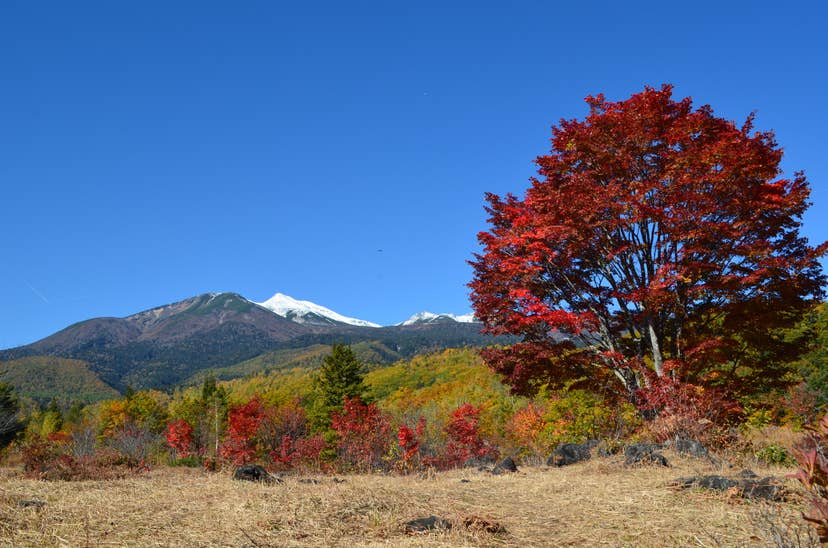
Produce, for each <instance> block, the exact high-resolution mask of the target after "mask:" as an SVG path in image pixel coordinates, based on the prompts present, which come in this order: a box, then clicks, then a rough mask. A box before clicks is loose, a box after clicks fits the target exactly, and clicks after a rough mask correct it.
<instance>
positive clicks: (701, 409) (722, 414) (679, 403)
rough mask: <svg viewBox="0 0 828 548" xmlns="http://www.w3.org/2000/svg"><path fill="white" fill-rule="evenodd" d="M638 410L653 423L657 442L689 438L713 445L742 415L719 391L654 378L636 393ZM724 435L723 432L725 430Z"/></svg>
mask: <svg viewBox="0 0 828 548" xmlns="http://www.w3.org/2000/svg"><path fill="white" fill-rule="evenodd" d="M636 396H637V398H638V402H637V407H638V409H639V410H640V411H641V412H642V413H643V414H644V416H645V417H649V418H652V419H653V420H652V421H651V422H650V423H649V424H648V425H647V427H648V429H649V430H650V431H651V432H653V434H654V436H655V437H656V438H657V440H658V441H664V440H667V439H670V438H676V437H681V438H687V439H695V440H699V441H707V442H711V443H716V442H723V441H724V440H717V439H710V438H711V437H713V438H715V437H716V436H717V435H718V433H717V432H718V431H719V430H722V429H721V428H717V427H724V426H727V425H729V424H731V423H732V422H733V421H734V420H736V419H738V417H739V416H740V415H741V413H742V408H741V407H740V406H739V404H738V403H736V402H733V401H730V400H728V399H727V398H726V397H725V396H724V395H723V394H722V392H720V391H719V390H717V389H716V388H703V387H701V386H696V385H692V384H689V383H683V382H674V381H672V380H670V379H659V378H656V377H655V376H653V378H651V379H650V386H649V387H648V388H647V390H640V391H638V392H637V393H636ZM722 431H723V430H722Z"/></svg>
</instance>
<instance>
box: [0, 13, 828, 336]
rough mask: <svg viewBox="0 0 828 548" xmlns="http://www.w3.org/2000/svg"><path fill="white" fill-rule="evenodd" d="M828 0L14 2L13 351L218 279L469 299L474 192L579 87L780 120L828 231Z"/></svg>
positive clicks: (9, 24)
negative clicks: (646, 90) (669, 93)
mask: <svg viewBox="0 0 828 548" xmlns="http://www.w3.org/2000/svg"><path fill="white" fill-rule="evenodd" d="M826 16H828V8H826V7H823V2H817V1H813V2H788V3H782V2H759V1H749V2H748V1H745V2H730V1H728V2H723V1H717V2H689V3H687V2H684V3H676V2H663V1H660V2H630V1H628V2H565V3H564V2H551V1H544V2H538V1H531V2H530V1H515V2H483V1H475V2H449V1H443V2H427V1H426V2H391V1H388V0H385V1H376V2H359V1H354V2H275V1H268V2H264V1H262V2H222V3H218V2H206V1H198V2H186V3H185V2H150V1H147V2H111V1H107V2H95V3H90V2H83V1H77V2H63V1H61V2H57V1H54V2H29V1H20V2H12V1H10V2H4V3H3V4H2V6H0V70H1V71H2V72H1V73H0V184H2V190H3V193H2V221H0V222H1V223H2V230H0V251H1V252H2V262H0V302H2V308H0V348H7V347H11V346H15V345H19V344H25V343H29V342H33V341H34V340H36V339H39V338H41V337H43V336H46V335H48V334H51V333H52V332H54V331H57V330H58V329H61V328H63V327H65V326H67V325H69V324H70V323H73V322H76V321H79V320H83V319H87V318H90V317H95V316H125V315H128V314H131V313H134V312H138V311H140V310H144V309H147V308H150V307H153V306H157V305H161V304H166V303H169V302H173V301H176V300H180V299H184V298H187V297H190V296H193V295H196V294H199V293H203V292H209V291H235V292H238V293H241V294H242V295H244V296H246V297H248V298H250V299H252V300H257V301H263V300H265V299H267V298H268V297H270V296H271V295H272V294H273V293H275V292H277V291H280V292H283V293H286V294H288V295H291V296H293V297H295V298H299V299H306V300H311V301H314V302H316V303H319V304H322V305H324V306H327V307H329V308H332V309H334V310H336V311H338V312H340V313H342V314H345V315H349V316H355V317H358V318H363V319H366V320H371V321H374V322H378V323H382V324H390V323H395V322H399V321H402V320H403V319H405V318H407V317H408V316H409V315H411V314H413V313H415V312H418V311H421V310H430V311H433V312H454V313H464V312H467V311H469V310H470V307H469V304H468V300H467V289H466V287H465V284H466V283H467V282H468V281H469V279H470V276H471V269H470V267H469V266H468V265H467V264H466V261H467V260H468V259H470V258H471V255H472V253H473V252H474V251H475V250H476V247H477V244H476V233H477V232H478V231H480V230H481V229H485V228H486V225H485V218H486V215H485V213H484V211H483V193H484V192H486V191H492V192H496V193H499V194H500V193H505V192H507V191H512V192H516V193H522V191H523V190H524V189H525V188H526V186H527V179H528V178H529V177H530V176H531V175H533V174H534V166H533V163H532V162H533V160H534V158H535V157H536V156H538V155H540V154H544V153H546V152H548V150H549V137H550V126H551V125H553V124H554V123H556V122H557V121H558V120H559V119H561V118H573V117H582V116H584V115H585V113H586V111H587V109H586V105H585V104H584V103H583V97H584V96H586V95H588V94H596V93H599V92H603V93H605V94H606V95H607V97H608V98H610V99H623V98H626V97H628V96H629V95H630V94H632V93H635V92H637V91H640V90H641V89H642V88H643V87H644V86H645V85H651V86H659V85H660V84H662V83H664V82H669V83H673V84H674V85H675V89H676V95H677V96H678V97H684V96H686V95H690V96H692V97H693V98H694V101H695V102H696V104H698V105H700V104H705V103H707V104H710V105H711V106H712V107H713V109H714V111H715V112H716V113H717V114H719V115H721V116H724V117H727V118H729V119H735V120H738V121H742V120H743V119H744V118H745V117H746V116H747V114H748V113H749V112H750V111H752V110H756V111H757V121H756V126H757V129H760V130H767V129H773V130H775V131H776V133H777V138H778V141H779V143H780V144H781V145H782V146H783V147H784V148H785V150H786V159H785V162H784V167H785V169H786V170H787V171H788V173H790V172H792V171H793V170H795V169H803V170H805V171H806V173H807V175H808V177H809V180H810V182H811V184H812V187H813V190H814V192H813V195H812V200H813V202H814V206H813V207H812V209H811V211H810V212H809V214H808V215H807V217H806V219H805V225H804V232H805V234H807V235H808V237H809V238H810V239H811V240H812V242H815V241H823V240H826V239H828V187H826V184H828V149H826V144H825V130H826V128H827V127H828V107H826V100H828V46H826V44H827V43H828V42H826V39H825V26H826V19H827V17H826Z"/></svg>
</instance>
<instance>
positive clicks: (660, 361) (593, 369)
mask: <svg viewBox="0 0 828 548" xmlns="http://www.w3.org/2000/svg"><path fill="white" fill-rule="evenodd" d="M586 102H587V103H588V104H589V107H590V112H589V114H588V115H587V116H586V118H585V119H584V120H562V121H561V122H560V123H559V125H558V126H557V127H553V129H552V135H553V136H552V150H551V152H550V153H549V154H548V155H544V156H541V157H539V158H537V160H536V163H537V165H538V177H537V178H532V179H531V186H530V187H529V189H528V190H527V191H526V194H525V196H524V197H523V199H519V198H518V197H516V196H514V195H511V194H508V195H506V196H505V197H500V196H496V195H494V194H488V195H487V196H486V198H487V201H488V203H489V205H488V207H487V211H488V212H489V214H490V215H491V217H490V219H489V223H490V229H489V230H488V231H486V232H481V233H480V234H479V235H478V238H479V242H480V244H481V246H482V252H481V253H480V254H477V255H476V256H475V259H474V260H473V261H472V262H471V264H472V266H473V269H474V277H473V280H472V281H471V282H470V284H469V286H470V288H471V290H472V291H471V300H472V304H473V307H474V309H475V314H476V316H477V318H478V319H480V320H481V321H483V323H484V324H485V329H486V330H487V331H488V332H489V333H491V334H497V335H503V334H510V335H517V336H519V337H520V338H521V340H520V342H519V343H516V344H514V345H511V346H506V347H495V348H492V349H490V350H488V351H486V352H485V353H484V357H485V359H486V362H487V363H488V365H489V366H490V367H492V368H493V369H494V370H495V371H497V372H499V373H500V374H501V375H502V376H503V378H504V382H506V383H508V384H509V385H511V387H512V390H513V391H514V392H516V393H521V394H532V393H534V392H535V391H537V390H538V389H539V388H540V387H541V386H548V387H551V388H560V387H564V386H582V387H589V388H592V389H599V390H604V391H610V392H613V393H615V394H617V395H621V396H624V397H626V398H628V399H631V400H633V401H638V399H639V396H643V397H646V396H647V394H648V393H652V392H653V391H655V390H656V389H657V388H659V387H660V388H662V389H663V388H664V387H665V386H673V387H688V386H692V387H694V389H698V390H699V391H704V390H711V391H713V390H715V391H718V392H719V393H721V394H723V395H726V396H728V397H730V398H736V399H738V398H740V397H743V396H747V395H751V394H761V393H765V392H767V391H768V390H771V389H773V388H775V387H779V386H782V385H784V384H785V383H786V382H788V377H787V374H788V373H789V372H790V371H791V369H792V367H793V366H792V364H793V362H794V360H796V358H797V356H799V355H800V354H802V353H803V352H804V351H806V350H807V349H808V344H807V340H806V338H807V334H806V333H801V334H800V335H801V336H799V337H791V336H787V337H786V336H784V331H785V329H787V328H791V327H793V326H794V325H796V324H797V322H799V321H800V320H801V319H802V318H803V316H804V315H805V314H806V313H807V312H808V310H810V309H811V308H812V306H813V305H814V304H815V303H816V302H818V301H819V299H820V298H822V297H823V296H824V293H823V287H824V285H825V281H826V279H825V276H824V275H823V273H822V270H821V267H820V264H819V262H818V260H819V258H820V257H821V256H823V255H824V253H825V251H826V244H821V245H818V246H811V245H809V243H808V242H807V240H806V239H805V238H804V237H803V236H801V235H800V233H799V228H800V220H801V217H802V214H803V212H805V210H806V209H807V207H808V206H809V205H810V204H809V202H808V197H809V192H810V191H809V185H808V182H807V180H806V178H805V175H804V174H803V173H802V172H797V173H795V174H794V175H793V177H792V178H785V177H783V176H782V172H781V170H780V161H781V159H782V149H781V148H779V146H778V145H777V143H776V141H775V140H774V135H773V133H771V132H755V131H754V130H753V115H751V116H749V117H748V119H747V121H746V122H745V123H744V124H742V125H741V127H739V126H737V124H735V123H734V122H732V121H728V120H725V119H722V118H719V117H717V116H715V115H714V114H713V110H712V109H711V108H710V107H709V106H707V105H705V106H701V107H698V108H694V107H693V104H692V101H691V99H690V98H689V97H688V98H685V99H682V100H680V101H675V100H673V98H672V86H670V85H664V86H662V87H661V89H653V88H649V87H648V88H645V89H644V91H643V92H640V93H637V94H634V95H632V96H631V97H630V98H629V99H626V100H624V101H619V102H611V101H608V100H606V99H605V98H604V96H603V95H598V96H595V97H592V96H590V97H587V98H586Z"/></svg>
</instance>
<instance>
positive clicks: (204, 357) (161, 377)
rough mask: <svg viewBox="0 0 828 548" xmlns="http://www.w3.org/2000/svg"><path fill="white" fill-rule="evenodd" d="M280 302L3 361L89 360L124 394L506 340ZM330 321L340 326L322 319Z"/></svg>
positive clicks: (176, 317) (156, 321)
mask: <svg viewBox="0 0 828 548" xmlns="http://www.w3.org/2000/svg"><path fill="white" fill-rule="evenodd" d="M277 296H279V297H280V300H279V306H275V305H274V304H273V303H272V302H271V301H272V300H271V301H268V303H270V304H269V306H270V307H271V308H273V309H274V310H276V311H278V312H281V313H283V314H285V316H282V315H279V314H278V313H277V312H274V310H271V309H269V308H266V307H265V306H263V305H260V304H258V303H254V302H251V301H249V300H247V299H245V298H244V297H242V296H241V295H238V294H236V293H209V294H204V295H199V296H197V297H192V298H190V299H185V300H183V301H180V302H177V303H172V304H168V305H164V306H159V307H156V308H153V309H150V310H146V311H143V312H139V313H137V314H133V315H131V316H127V317H125V318H94V319H90V320H87V321H83V322H79V323H76V324H74V325H71V326H69V327H67V328H65V329H63V330H61V331H59V332H57V333H55V334H53V335H50V336H49V337H46V338H44V339H41V340H39V341H37V342H35V343H32V344H30V345H26V346H21V347H18V348H12V349H9V350H4V351H0V361H12V360H16V359H20V358H25V357H35V356H50V357H59V358H68V359H74V360H81V361H83V362H85V363H86V364H87V365H88V369H89V371H91V372H92V373H93V374H94V375H97V377H98V378H99V379H100V381H101V382H102V383H104V384H106V385H108V386H111V387H113V388H115V389H117V390H119V391H123V390H124V389H125V388H126V387H127V386H130V387H132V388H135V389H144V388H155V389H169V388H172V387H175V386H178V385H182V384H183V385H187V384H191V383H193V382H195V383H197V382H200V381H199V379H201V378H203V376H204V374H205V372H206V371H208V370H212V371H214V373H215V374H216V375H217V376H218V378H220V379H223V380H229V379H233V378H238V377H242V376H246V375H252V374H256V373H258V372H261V371H265V372H266V371H272V370H276V369H285V368H288V369H289V368H293V367H302V368H313V367H315V366H317V365H318V364H319V363H321V359H322V356H323V355H324V354H325V348H327V347H330V346H331V345H333V344H337V343H342V344H350V345H354V347H355V350H357V351H358V353H360V358H361V359H362V360H363V361H364V362H365V363H367V364H371V365H373V366H382V365H388V364H390V363H393V362H394V361H396V360H399V359H401V358H405V357H411V356H414V355H417V354H421V353H425V352H432V351H435V350H440V349H443V348H452V347H464V346H483V345H487V344H492V343H493V342H497V340H499V339H494V338H492V337H489V336H485V335H482V334H481V333H480V324H476V323H468V322H459V321H454V320H451V319H450V318H448V317H445V318H443V319H442V321H439V322H425V323H413V324H411V325H400V326H389V327H378V326H373V324H370V325H369V322H364V321H361V320H356V319H353V318H347V317H344V316H341V315H339V314H337V313H335V312H333V311H332V310H330V309H327V308H325V307H322V306H319V305H314V304H313V303H310V302H308V301H298V300H295V299H290V298H288V297H286V296H284V295H279V294H277ZM268 303H265V304H268ZM289 306H293V307H298V308H289ZM322 314H327V315H329V316H330V317H329V320H330V321H323V320H322V319H320V318H323V316H322ZM337 318H338V319H337ZM343 319H344V320H347V321H341V320H343ZM348 322H350V323H348ZM60 377H61V375H60V374H54V375H52V380H53V381H54V383H55V384H54V387H53V391H54V392H56V393H60V392H63V391H66V390H68V389H69V388H68V387H63V386H62V385H61V378H60Z"/></svg>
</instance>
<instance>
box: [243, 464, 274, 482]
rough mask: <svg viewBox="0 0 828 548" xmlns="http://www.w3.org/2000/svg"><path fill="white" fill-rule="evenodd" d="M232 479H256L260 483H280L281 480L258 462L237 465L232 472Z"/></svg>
mask: <svg viewBox="0 0 828 548" xmlns="http://www.w3.org/2000/svg"><path fill="white" fill-rule="evenodd" d="M233 479H235V480H242V481H258V482H262V483H282V480H281V479H280V478H278V477H276V476H274V475H272V474H270V473H268V471H267V470H265V469H264V468H262V467H261V466H259V465H258V464H245V465H244V466H239V467H238V468H236V471H235V472H234V473H233Z"/></svg>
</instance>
